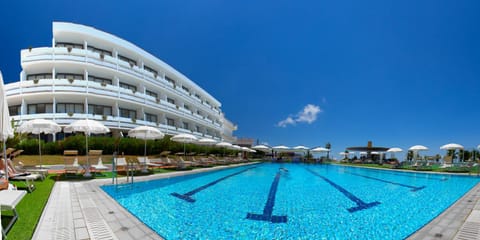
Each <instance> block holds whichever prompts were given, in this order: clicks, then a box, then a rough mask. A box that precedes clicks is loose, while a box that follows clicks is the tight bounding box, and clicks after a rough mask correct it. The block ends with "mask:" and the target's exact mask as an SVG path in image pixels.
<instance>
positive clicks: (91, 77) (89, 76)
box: [88, 75, 112, 85]
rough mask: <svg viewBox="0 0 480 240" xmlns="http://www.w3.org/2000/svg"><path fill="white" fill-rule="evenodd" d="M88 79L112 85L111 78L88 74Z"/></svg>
mask: <svg viewBox="0 0 480 240" xmlns="http://www.w3.org/2000/svg"><path fill="white" fill-rule="evenodd" d="M88 81H92V82H98V83H103V84H109V85H112V80H111V79H108V78H101V77H96V76H93V75H88Z"/></svg>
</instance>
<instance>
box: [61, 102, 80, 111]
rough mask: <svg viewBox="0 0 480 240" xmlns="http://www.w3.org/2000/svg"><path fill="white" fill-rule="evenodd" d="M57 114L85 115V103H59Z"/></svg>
mask: <svg viewBox="0 0 480 240" xmlns="http://www.w3.org/2000/svg"><path fill="white" fill-rule="evenodd" d="M56 111H57V113H84V108H83V103H57V108H56Z"/></svg>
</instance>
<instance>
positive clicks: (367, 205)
mask: <svg viewBox="0 0 480 240" xmlns="http://www.w3.org/2000/svg"><path fill="white" fill-rule="evenodd" d="M306 170H307V171H309V172H310V173H312V174H313V175H315V176H317V177H319V178H321V179H323V180H324V181H325V182H327V183H329V184H330V185H332V186H333V187H334V188H336V189H337V190H338V191H340V192H341V193H343V195H345V196H346V197H347V198H348V199H350V200H351V201H352V202H354V203H356V204H357V206H356V207H352V208H348V209H347V210H348V211H349V212H351V213H352V212H356V211H360V210H364V209H367V208H371V207H375V206H377V205H379V204H380V202H377V201H375V202H371V203H365V202H364V201H362V200H361V199H360V198H358V197H356V196H355V195H353V194H352V193H351V192H349V191H347V190H346V189H345V188H343V187H341V186H339V185H337V184H336V183H334V182H332V181H331V180H330V179H328V178H326V177H324V176H322V175H320V174H318V173H317V172H314V171H312V170H310V169H307V168H306Z"/></svg>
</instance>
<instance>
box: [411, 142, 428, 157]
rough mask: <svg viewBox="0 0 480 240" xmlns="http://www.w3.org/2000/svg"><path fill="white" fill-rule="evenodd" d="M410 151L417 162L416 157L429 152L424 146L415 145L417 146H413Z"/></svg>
mask: <svg viewBox="0 0 480 240" xmlns="http://www.w3.org/2000/svg"><path fill="white" fill-rule="evenodd" d="M408 150H410V151H412V152H413V157H414V158H415V160H416V157H417V156H416V155H417V153H418V152H419V151H428V148H427V147H425V146H423V145H415V146H412V147H410V148H409V149H408Z"/></svg>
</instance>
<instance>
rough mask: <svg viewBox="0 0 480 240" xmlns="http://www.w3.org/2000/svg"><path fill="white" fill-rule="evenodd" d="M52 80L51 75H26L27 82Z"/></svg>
mask: <svg viewBox="0 0 480 240" xmlns="http://www.w3.org/2000/svg"><path fill="white" fill-rule="evenodd" d="M39 79H52V74H51V73H37V74H28V75H27V80H39Z"/></svg>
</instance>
